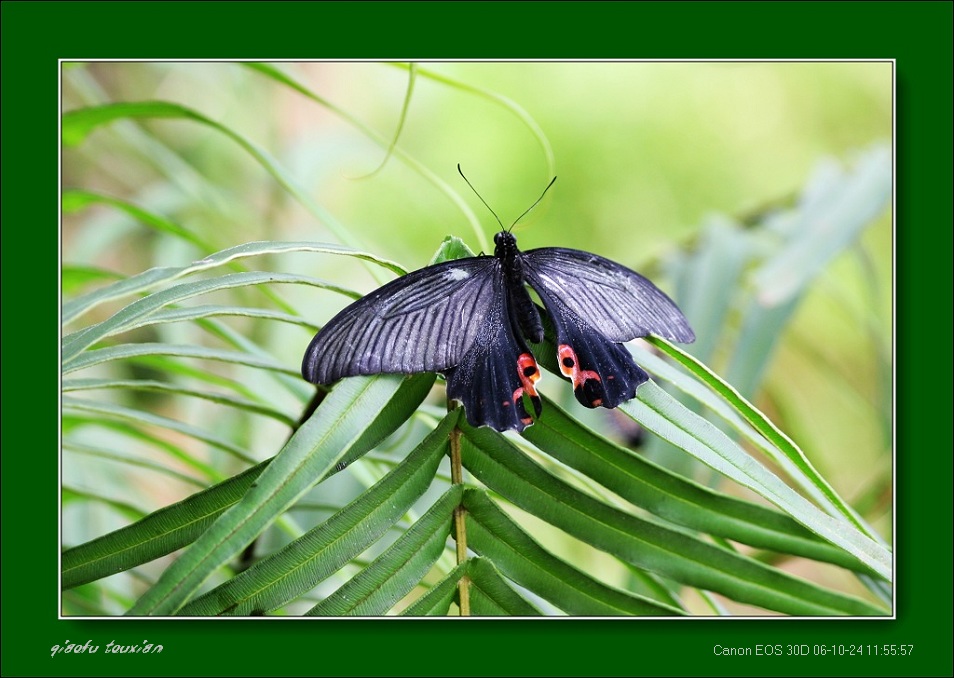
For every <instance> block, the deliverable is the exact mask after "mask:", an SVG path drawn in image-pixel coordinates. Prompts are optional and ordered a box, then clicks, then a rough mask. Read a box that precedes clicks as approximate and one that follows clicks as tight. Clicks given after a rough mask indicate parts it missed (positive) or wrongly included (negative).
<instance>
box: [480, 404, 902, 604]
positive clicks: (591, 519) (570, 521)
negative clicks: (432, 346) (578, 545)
mask: <svg viewBox="0 0 954 678" xmlns="http://www.w3.org/2000/svg"><path fill="white" fill-rule="evenodd" d="M461 428H462V430H463V431H464V436H463V438H462V446H461V456H462V460H463V462H464V466H465V467H466V468H467V469H468V470H469V471H470V472H471V473H473V474H474V475H475V476H476V477H477V478H478V479H480V481H481V482H483V483H484V484H485V485H487V487H489V488H490V489H492V490H494V491H495V492H497V493H499V494H500V495H501V496H503V497H505V498H506V499H507V500H509V501H510V502H512V503H513V504H515V505H516V506H519V507H520V508H522V509H524V510H525V511H528V512H530V513H531V514H533V515H535V516H537V517H539V518H540V519H542V520H545V521H547V522H549V523H551V524H553V525H555V526H556V527H559V528H560V529H562V530H564V531H566V532H567V533H569V534H571V535H573V536H574V537H576V538H577V539H580V540H582V541H584V542H586V543H588V544H591V545H593V546H595V547H596V548H598V549H601V550H603V551H606V552H608V553H611V554H613V555H615V556H617V557H618V558H620V559H622V560H624V561H626V562H628V563H632V564H633V565H635V566H637V567H639V568H642V569H645V570H649V571H650V572H656V573H658V574H660V575H662V576H664V577H668V578H670V579H673V580H675V581H678V582H682V583H684V584H687V585H690V586H695V587H699V588H702V589H705V590H708V591H714V592H717V593H721V594H723V595H725V596H727V597H729V598H732V599H733V600H738V601H740V602H743V603H748V604H752V605H757V606H759V607H763V608H766V609H769V610H776V611H778V612H783V613H785V614H792V615H810V616H827V615H845V614H848V615H878V614H885V612H884V611H883V610H881V609H879V608H877V607H874V606H873V605H870V604H869V603H867V602H865V601H863V600H860V599H857V598H854V597H851V596H846V595H842V594H840V593H836V592H834V591H830V590H827V589H824V588H821V587H819V586H816V585H814V584H811V583H810V582H806V581H804V580H802V579H798V578H796V577H793V576H791V575H788V574H786V573H784V572H782V571H780V570H777V569H775V568H772V567H769V566H767V565H765V564H763V563H760V562H758V561H756V560H754V559H752V558H749V557H746V556H743V555H740V554H738V553H735V552H733V551H729V550H727V549H725V548H722V547H720V546H715V545H712V544H709V543H707V542H704V541H702V540H700V539H698V538H697V537H694V536H692V535H690V534H687V533H685V532H682V531H678V530H674V529H671V528H668V527H665V526H663V525H659V524H656V523H653V522H649V521H647V520H645V519H642V518H638V517H636V516H634V515H630V514H628V513H624V512H622V511H620V510H618V509H615V508H612V507H610V506H608V505H606V504H604V503H602V502H600V501H598V500H596V499H594V498H593V497H591V496H589V495H587V494H584V493H583V492H581V491H579V490H577V489H575V488H573V487H571V486H569V485H568V484H567V483H565V482H563V481H562V480H559V479H557V478H556V477H554V476H553V475H551V474H550V473H548V472H546V471H545V470H544V469H542V468H541V467H540V466H538V465H537V464H535V463H534V462H532V461H531V460H530V459H529V458H527V457H526V455H524V454H523V453H522V452H520V451H519V450H518V449H517V448H516V447H514V446H513V445H512V444H511V443H510V442H509V441H507V440H506V439H505V438H504V437H503V436H500V435H499V434H496V433H495V432H492V431H488V430H486V429H474V428H472V427H470V426H468V425H466V423H464V422H461Z"/></svg>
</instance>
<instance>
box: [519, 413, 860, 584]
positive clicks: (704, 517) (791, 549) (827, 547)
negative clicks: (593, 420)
mask: <svg viewBox="0 0 954 678" xmlns="http://www.w3.org/2000/svg"><path fill="white" fill-rule="evenodd" d="M523 437H524V438H526V439H527V440H529V441H530V442H532V443H533V444H534V445H535V446H536V447H537V448H539V449H540V450H542V451H543V452H546V453H547V454H548V455H549V456H551V457H553V458H554V459H557V460H558V461H561V462H563V463H564V464H566V465H567V466H570V467H571V468H575V469H576V470H578V471H580V472H582V473H583V474H585V475H586V476H587V477H589V478H592V479H593V480H595V481H596V482H598V483H600V484H601V485H602V486H603V487H605V488H607V489H609V490H612V491H613V492H615V493H616V494H617V495H619V496H620V497H622V498H623V499H625V500H626V501H628V502H630V503H632V504H633V505H635V506H639V507H641V508H644V509H646V510H647V511H650V512H651V513H653V514H655V515H657V516H659V517H660V518H664V519H666V520H668V521H671V522H674V523H676V524H679V525H684V526H686V527H689V528H691V529H694V530H699V531H701V532H705V533H707V534H712V535H716V536H719V537H723V538H726V539H732V540H734V541H738V542H741V543H743V544H749V545H750V546H755V547H757V548H764V549H771V550H774V551H781V552H783V553H791V554H794V555H799V556H803V557H806V558H812V559H814V560H822V561H825V562H829V563H834V564H836V565H840V566H842V567H846V568H849V569H852V570H863V571H869V568H867V567H865V566H864V565H863V564H862V563H861V562H859V561H858V559H857V558H855V557H853V556H851V555H849V554H848V553H846V552H845V551H844V550H842V549H840V548H837V547H835V546H832V545H831V544H829V543H828V542H827V541H825V540H823V539H821V538H820V537H818V536H816V535H815V533H814V532H812V531H811V530H808V529H807V528H805V527H803V526H802V525H801V524H799V523H798V522H797V521H795V520H793V519H792V518H790V517H789V516H788V515H785V514H783V513H780V512H778V511H773V510H771V509H769V508H765V507H763V506H759V505H757V504H753V503H751V502H748V501H744V500H741V499H736V498H735V497H730V496H727V495H724V494H720V493H719V492H716V491H714V490H711V489H709V488H707V487H705V486H703V485H700V484H698V483H696V482H693V481H691V480H688V479H686V478H683V477H681V476H679V475H677V474H675V473H673V472H671V471H669V470H667V469H665V468H663V467H661V466H657V465H656V464H654V463H653V462H651V461H649V460H647V459H645V458H643V457H641V456H638V455H635V454H632V453H631V452H629V451H627V450H625V449H624V448H622V447H619V446H618V445H616V444H614V443H612V442H610V441H608V440H606V439H605V438H602V437H600V436H599V435H597V434H596V433H594V432H593V431H591V430H589V429H588V428H586V427H585V426H583V425H582V424H580V423H579V422H577V421H576V420H574V419H572V418H571V417H570V416H569V415H567V413H566V412H564V411H563V410H562V409H560V408H559V407H558V406H557V405H556V404H554V403H552V402H550V401H549V400H546V401H545V403H544V407H543V414H542V415H541V416H540V417H539V418H538V419H537V421H536V422H535V423H534V425H533V426H530V427H528V428H527V429H526V430H525V431H524V432H523Z"/></svg>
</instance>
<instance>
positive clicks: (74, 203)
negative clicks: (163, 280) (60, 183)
mask: <svg viewBox="0 0 954 678" xmlns="http://www.w3.org/2000/svg"><path fill="white" fill-rule="evenodd" d="M90 205H109V206H110V207H115V208H116V209H118V210H120V211H122V212H125V213H126V214H128V215H129V216H131V217H132V218H133V219H136V220H137V221H140V222H142V223H144V224H146V225H148V226H150V227H151V228H153V229H155V230H156V231H160V232H162V233H169V234H170V235H174V236H176V237H177V238H181V239H182V240H185V241H186V242H189V243H192V244H193V245H195V246H196V247H197V248H198V249H199V250H201V251H203V252H208V251H209V250H213V249H215V247H213V246H212V245H210V244H209V243H207V242H206V241H205V240H203V239H202V238H200V237H199V236H197V235H196V234H195V233H193V232H192V231H190V230H188V229H187V228H183V227H182V226H180V225H179V224H177V223H176V222H174V221H170V220H169V219H165V218H163V217H160V216H158V215H156V214H153V213H152V212H149V211H147V210H144V209H142V208H141V207H137V206H136V205H134V204H132V203H131V202H127V201H125V200H120V199H119V198H113V197H111V196H107V195H102V194H100V193H93V192H92V191H84V190H81V189H77V188H73V189H68V190H65V191H63V194H62V195H61V196H60V206H61V207H62V209H63V212H64V214H69V213H71V212H78V211H79V210H82V209H85V208H87V207H89V206H90Z"/></svg>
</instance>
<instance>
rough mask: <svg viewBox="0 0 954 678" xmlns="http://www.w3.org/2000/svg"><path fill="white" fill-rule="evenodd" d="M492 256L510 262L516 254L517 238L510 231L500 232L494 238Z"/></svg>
mask: <svg viewBox="0 0 954 678" xmlns="http://www.w3.org/2000/svg"><path fill="white" fill-rule="evenodd" d="M494 245H496V247H495V248H494V256H495V257H497V258H498V259H507V260H510V259H512V258H513V257H514V255H516V254H517V238H516V237H515V236H514V234H513V233H511V232H510V231H500V232H499V233H497V234H496V235H495V236H494Z"/></svg>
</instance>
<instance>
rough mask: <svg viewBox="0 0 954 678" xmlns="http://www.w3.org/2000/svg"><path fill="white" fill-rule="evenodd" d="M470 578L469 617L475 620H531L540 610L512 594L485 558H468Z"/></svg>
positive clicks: (498, 573)
mask: <svg viewBox="0 0 954 678" xmlns="http://www.w3.org/2000/svg"><path fill="white" fill-rule="evenodd" d="M467 575H468V576H469V577H470V605H471V614H472V615H473V616H476V617H499V616H506V617H532V616H539V615H540V610H538V609H537V608H536V607H534V606H533V605H532V604H531V603H530V602H529V601H528V600H526V599H525V598H523V597H522V596H521V595H520V594H519V593H517V592H516V591H514V589H513V587H512V586H510V584H509V583H508V582H507V580H506V579H504V578H503V577H502V576H501V575H500V572H498V571H497V568H495V567H494V566H493V564H492V563H491V562H490V561H489V560H487V559H486V558H472V559H471V560H470V567H469V568H468V570H467Z"/></svg>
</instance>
